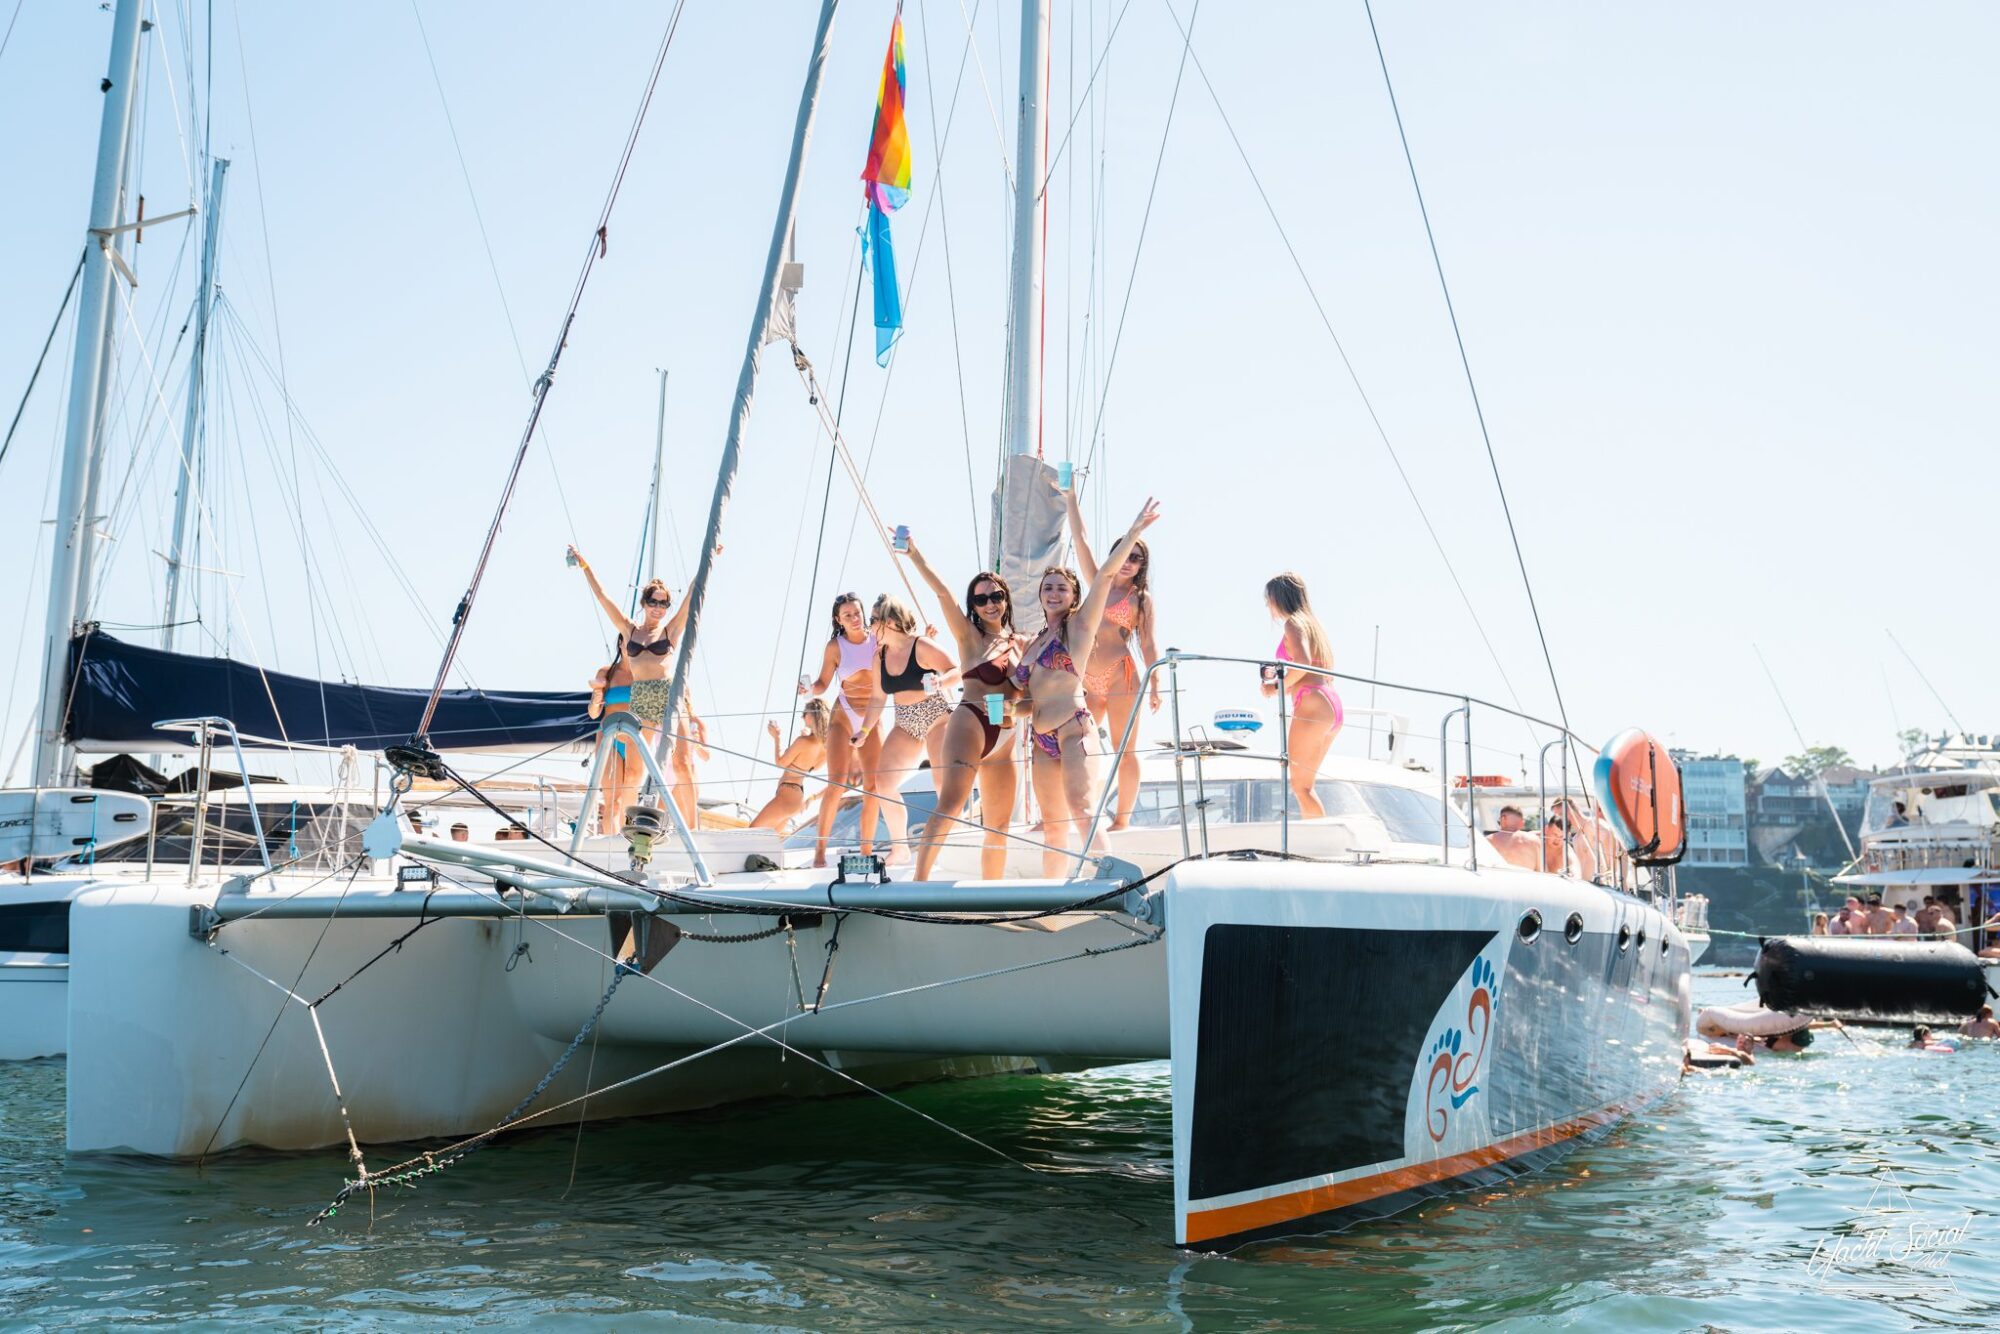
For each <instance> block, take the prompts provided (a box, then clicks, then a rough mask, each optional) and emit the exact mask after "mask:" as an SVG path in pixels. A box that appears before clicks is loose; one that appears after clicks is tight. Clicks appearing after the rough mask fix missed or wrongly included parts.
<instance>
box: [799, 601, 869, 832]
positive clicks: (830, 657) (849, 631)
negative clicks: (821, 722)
mask: <svg viewBox="0 0 2000 1334" xmlns="http://www.w3.org/2000/svg"><path fill="white" fill-rule="evenodd" d="M877 647H878V645H877V643H876V640H875V632H874V631H872V630H870V629H869V628H868V620H867V617H866V616H865V615H864V614H863V613H862V610H861V595H860V594H858V593H842V594H841V595H840V596H839V597H837V598H835V599H834V600H833V633H832V634H831V635H829V636H828V637H827V641H826V652H825V653H824V654H822V655H821V656H820V666H819V675H818V676H817V677H815V678H814V679H813V680H812V682H811V683H810V684H808V683H806V682H804V681H801V682H799V693H800V694H801V695H813V696H819V695H824V694H825V693H826V692H827V688H828V687H829V686H832V687H836V694H835V700H834V702H835V704H836V705H837V707H836V708H835V709H834V710H833V726H832V728H831V729H829V730H828V732H827V739H826V779H827V782H826V793H825V795H823V796H822V797H821V798H820V801H819V839H818V841H817V842H815V843H814V844H813V865H814V866H824V865H826V841H827V838H828V837H829V836H830V835H831V834H832V832H833V817H834V815H835V814H836V813H837V812H838V811H839V810H840V799H841V798H842V797H844V796H846V795H847V794H848V793H849V792H851V791H854V790H855V789H857V788H858V789H860V790H861V794H862V795H861V844H860V846H861V851H862V852H864V853H869V852H873V851H874V850H875V823H876V819H877V811H876V802H875V794H874V793H873V792H870V791H869V790H868V788H867V782H868V771H869V770H870V769H872V768H874V767H875V763H876V760H877V759H878V758H879V757H880V756H881V754H882V729H881V728H880V727H871V726H868V725H867V724H866V723H864V722H863V715H864V714H865V713H866V712H867V711H868V707H869V705H870V703H871V702H872V701H873V700H874V698H875V691H876V683H875V654H876V650H877Z"/></svg>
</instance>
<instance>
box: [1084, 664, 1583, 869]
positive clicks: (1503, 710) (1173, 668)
mask: <svg viewBox="0 0 2000 1334" xmlns="http://www.w3.org/2000/svg"><path fill="white" fill-rule="evenodd" d="M1184 663H1225V664H1235V665H1239V666H1245V667H1255V668H1257V669H1258V671H1259V674H1260V676H1262V677H1263V679H1265V680H1266V681H1267V682H1268V681H1271V680H1273V679H1275V681H1276V684H1277V687H1278V690H1277V703H1278V753H1277V754H1276V755H1275V756H1256V755H1253V756H1251V758H1261V759H1275V760H1276V761H1277V764H1278V767H1279V772H1280V777H1281V784H1280V787H1281V790H1282V792H1283V794H1284V795H1283V797H1282V798H1281V800H1280V801H1279V806H1278V809H1279V816H1278V820H1279V828H1278V839H1279V850H1280V851H1281V852H1283V853H1286V854H1289V853H1290V852H1291V819H1292V812H1291V805H1292V803H1291V777H1292V772H1291V770H1292V756H1291V708H1290V705H1291V698H1292V695H1293V693H1294V689H1295V687H1294V685H1293V681H1294V680H1295V678H1296V677H1298V676H1311V677H1319V678H1323V679H1325V680H1328V681H1344V682H1348V683H1351V684H1355V685H1366V686H1374V687H1377V688H1379V689H1385V690H1392V691H1401V692H1405V693H1408V694H1414V695H1422V696H1425V697H1428V698H1433V699H1440V700H1448V701H1456V703H1455V704H1454V706H1453V707H1452V708H1451V709H1450V710H1448V711H1447V712H1446V713H1445V715H1444V717H1443V719H1442V721H1441V722H1440V724H1439V729H1438V751H1439V764H1438V783H1439V803H1440V805H1442V806H1443V808H1444V811H1443V815H1442V817H1441V818H1442V822H1443V823H1442V827H1441V828H1440V830H1439V833H1438V861H1439V864H1440V865H1447V866H1448V865H1450V864H1451V862H1452V854H1451V831H1452V822H1453V818H1454V814H1455V811H1454V808H1453V806H1452V801H1451V765H1450V763H1449V758H1448V757H1449V754H1450V744H1451V724H1452V720H1453V719H1455V718H1463V719H1464V726H1463V738H1462V739H1463V745H1464V751H1465V764H1466V775H1467V780H1468V782H1467V793H1468V795H1467V810H1466V812H1465V814H1464V817H1463V821H1462V823H1463V826H1464V828H1465V830H1466V834H1467V840H1466V860H1465V865H1466V868H1467V869H1468V870H1474V871H1476V870H1478V869H1479V851H1478V849H1479V843H1480V837H1479V830H1478V826H1477V821H1476V818H1475V813H1474V811H1473V809H1472V805H1473V796H1474V789H1473V788H1472V785H1471V782H1470V778H1471V775H1472V773H1473V772H1474V766H1475V763H1476V762H1475V759H1474V755H1473V744H1472V710H1473V708H1474V706H1475V705H1476V706H1478V707H1479V708H1482V709H1488V710H1492V711H1493V712H1495V713H1500V714H1504V715H1506V716H1508V717H1511V718H1516V719H1519V720H1520V721H1522V722H1525V723H1528V724H1530V725H1531V726H1534V727H1540V728H1545V729H1547V730H1549V731H1552V732H1554V733H1555V734H1556V738H1555V740H1553V741H1551V742H1550V743H1549V744H1548V745H1547V746H1544V747H1543V748H1542V760H1543V773H1542V777H1541V785H1540V786H1541V793H1542V805H1543V807H1544V809H1547V804H1548V778H1547V771H1546V770H1547V763H1546V761H1547V755H1548V751H1549V749H1550V748H1551V747H1557V746H1560V747H1562V749H1563V761H1562V763H1563V773H1564V778H1563V782H1562V788H1561V793H1562V797H1561V799H1563V800H1571V797H1570V795H1569V793H1570V789H1569V780H1568V769H1569V756H1570V751H1571V747H1573V746H1574V747H1582V748H1583V750H1586V751H1589V752H1590V753H1592V754H1596V753H1597V747H1595V746H1593V745H1591V744H1590V743H1589V742H1587V741H1585V740H1584V739H1583V738H1582V737H1580V736H1578V735H1577V734H1576V733H1574V732H1572V731H1570V730H1569V729H1568V728H1566V727H1564V726H1562V724H1560V723H1557V722H1552V721H1550V720H1549V719H1546V718H1541V717H1537V716H1536V715H1534V714H1531V713H1527V712H1525V711H1523V710H1520V709H1514V708H1509V707H1508V706H1506V705H1504V704H1496V703H1493V702H1492V701H1490V700H1485V699H1481V698H1479V697H1477V696H1475V695H1470V694H1467V693H1465V692H1463V691H1448V690H1435V689H1432V688H1430V687H1427V686H1413V685H1409V684H1406V683H1403V682H1397V681H1385V680H1381V679H1378V678H1374V677H1367V676H1358V675H1352V674H1349V673H1345V672H1336V671H1333V670H1331V669H1329V668H1324V667H1314V666H1311V665H1309V664H1305V663H1298V662H1290V661H1287V660H1283V659H1277V658H1253V657H1235V656H1230V655H1226V654H1211V653H1184V652H1182V651H1181V650H1179V649H1174V648H1170V649H1168V650H1167V651H1166V654H1165V655H1164V656H1162V657H1161V658H1160V660H1159V661H1157V662H1154V663H1151V664H1149V665H1148V666H1147V667H1146V669H1145V671H1144V672H1143V673H1142V679H1141V680H1140V681H1139V682H1138V683H1136V684H1135V685H1134V686H1133V687H1132V694H1133V696H1134V697H1135V698H1138V697H1143V696H1144V694H1145V693H1146V687H1148V686H1150V685H1152V683H1153V680H1154V678H1155V677H1156V676H1157V675H1158V674H1159V673H1161V672H1165V673H1166V675H1167V690H1166V694H1167V698H1168V702H1169V718H1170V720H1171V725H1172V727H1173V734H1174V741H1173V751H1174V786H1175V798H1176V802H1177V804H1178V806H1179V810H1180V826H1181V852H1182V855H1183V856H1189V857H1191V856H1193V855H1194V840H1195V833H1194V832H1191V831H1198V833H1199V837H1200V841H1201V853H1202V855H1203V856H1207V855H1209V837H1208V821H1207V804H1208V803H1207V792H1206V783H1205V779H1204V776H1203V773H1202V766H1201V760H1202V756H1201V754H1200V752H1199V751H1197V752H1195V753H1194V754H1193V756H1192V758H1193V760H1194V763H1195V788H1196V793H1195V797H1196V799H1195V803H1194V818H1193V819H1192V821H1191V820H1190V818H1189V809H1188V797H1187V785H1188V780H1187V772H1186V766H1187V762H1188V760H1189V758H1190V752H1189V748H1188V745H1187V737H1188V729H1187V728H1186V727H1184V726H1183V723H1182V719H1181V684H1180V669H1181V666H1182V664H1184ZM1139 713H1140V711H1139V710H1138V709H1134V710H1133V711H1132V714H1131V716H1130V718H1128V719H1127V721H1126V725H1125V730H1124V735H1123V736H1121V737H1120V738H1119V739H1118V743H1117V746H1116V748H1115V749H1114V752H1113V754H1114V756H1115V755H1123V754H1124V753H1125V752H1126V750H1127V749H1128V748H1129V747H1130V746H1131V744H1132V739H1133V735H1134V733H1135V732H1136V730H1137V728H1138V722H1139ZM1579 758H1580V757H1579ZM1113 762H1114V763H1115V760H1114V761H1113ZM1109 779H1110V775H1108V774H1107V775H1106V781H1105V782H1103V783H1101V784H1100V785H1099V788H1100V791H1099V794H1098V799H1097V804H1096V810H1095V811H1094V812H1093V813H1092V815H1091V821H1090V827H1089V829H1088V830H1087V831H1086V832H1085V834H1084V836H1083V838H1082V840H1081V842H1080V844H1079V846H1078V847H1077V849H1075V850H1074V851H1073V853H1072V854H1071V855H1072V857H1073V858H1074V860H1075V863H1076V867H1077V872H1078V873H1079V874H1081V873H1082V870H1083V865H1084V863H1085V862H1086V861H1087V860H1089V859H1090V857H1091V852H1090V849H1091V848H1092V846H1093V845H1094V844H1095V843H1096V841H1097V838H1098V833H1099V830H1100V829H1101V828H1102V825H1103V821H1104V813H1105V811H1106V809H1107V808H1108V806H1109V803H1110V800H1111V786H1112V785H1111V783H1110V781H1109ZM1592 824H1593V826H1594V834H1595V836H1596V838H1597V839H1598V840H1599V845H1600V847H1601V846H1602V839H1603V834H1604V830H1603V828H1602V825H1603V822H1602V820H1601V819H1594V820H1593V821H1592ZM1605 864H1606V863H1605V862H1604V861H1603V860H1600V862H1599V865H1600V866H1603V865H1605ZM1572 873H1573V872H1572V869H1571V866H1570V859H1569V843H1568V840H1567V839H1565V840H1564V844H1563V867H1562V874H1565V875H1569V874H1572Z"/></svg>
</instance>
